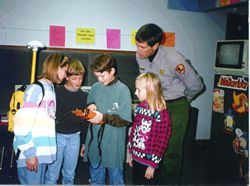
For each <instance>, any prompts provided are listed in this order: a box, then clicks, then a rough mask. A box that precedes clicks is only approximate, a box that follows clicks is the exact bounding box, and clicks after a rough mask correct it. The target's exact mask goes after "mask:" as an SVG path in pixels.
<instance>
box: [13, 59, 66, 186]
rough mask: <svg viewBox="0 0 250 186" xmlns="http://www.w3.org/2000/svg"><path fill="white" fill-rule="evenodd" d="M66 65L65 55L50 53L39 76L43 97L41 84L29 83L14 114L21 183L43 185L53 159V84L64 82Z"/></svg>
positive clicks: (54, 144)
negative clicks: (20, 105) (47, 168)
mask: <svg viewBox="0 0 250 186" xmlns="http://www.w3.org/2000/svg"><path fill="white" fill-rule="evenodd" d="M68 64H69V58H67V57H66V56H63V55H59V54H52V55H49V56H48V57H47V58H46V59H45V61H44V64H43V69H42V74H41V76H40V77H39V81H40V82H41V83H42V84H43V86H44V93H45V94H44V97H43V93H42V88H41V87H40V86H38V85H36V84H31V85H29V86H28V87H27V89H26V90H25V94H24V103H23V105H22V107H21V108H20V109H19V110H18V112H17V113H16V115H15V116H14V121H15V125H14V134H15V137H14V142H13V145H14V149H15V151H16V156H17V159H18V160H17V168H18V178H19V181H20V183H21V184H23V185H26V184H27V185H28V184H32V185H40V184H44V175H45V168H46V164H48V163H52V162H53V161H55V159H56V139H55V113H56V97H55V92H54V85H53V83H60V82H61V81H63V79H64V78H65V77H66V71H67V69H68ZM42 97H43V99H42ZM41 100H42V102H41ZM40 102H41V103H40ZM39 103H40V104H39Z"/></svg>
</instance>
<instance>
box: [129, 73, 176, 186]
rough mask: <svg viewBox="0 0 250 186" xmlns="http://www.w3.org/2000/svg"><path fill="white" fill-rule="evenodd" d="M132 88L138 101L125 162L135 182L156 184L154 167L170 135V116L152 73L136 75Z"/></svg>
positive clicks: (155, 167)
mask: <svg viewBox="0 0 250 186" xmlns="http://www.w3.org/2000/svg"><path fill="white" fill-rule="evenodd" d="M135 87H136V91H135V95H136V96H137V97H138V99H139V100H140V103H139V104H138V105H137V106H136V107H135V110H134V120H133V126H132V128H131V131H130V136H129V143H128V147H129V153H130V154H131V158H129V165H130V166H131V167H133V182H134V184H135V185H156V184H157V180H158V179H157V178H156V175H157V174H158V172H159V171H158V169H157V168H158V165H159V163H160V161H161V158H162V156H163V154H164V152H165V150H166V149H167V146H168V140H169V138H170V135H171V120H170V115H169V112H168V110H167V106H166V103H165V100H164V97H163V93H162V86H161V82H160V79H159V78H158V76H157V75H156V74H154V73H144V74H141V75H139V76H138V77H137V78H136V81H135Z"/></svg>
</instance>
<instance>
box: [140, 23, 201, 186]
mask: <svg viewBox="0 0 250 186" xmlns="http://www.w3.org/2000/svg"><path fill="white" fill-rule="evenodd" d="M135 40H136V45H137V52H136V59H137V62H138V65H139V68H140V72H141V73H146V72H153V73H155V74H157V75H158V76H159V77H160V79H161V83H162V87H163V92H164V97H165V100H166V102H167V107H168V109H169V112H170V115H171V119H172V135H171V137H170V141H169V145H168V149H167V151H166V152H165V155H164V156H163V161H162V167H161V168H162V171H161V178H162V179H161V182H162V183H163V184H181V170H182V153H183V141H184V137H185V134H186V129H187V125H188V118H189V106H190V105H189V101H191V100H193V99H194V98H195V96H196V95H197V94H198V93H199V92H201V90H202V89H203V83H202V81H201V78H200V76H199V75H198V74H196V72H195V70H194V69H193V68H192V67H191V66H190V64H189V61H188V60H186V59H185V57H184V56H183V55H182V54H180V53H179V52H178V51H177V50H175V49H174V48H167V47H165V46H162V45H161V42H162V40H163V30H162V29H161V28H160V27H159V26H157V25H155V24H146V25H143V26H142V27H141V28H140V29H139V30H138V31H137V33H136V37H135Z"/></svg>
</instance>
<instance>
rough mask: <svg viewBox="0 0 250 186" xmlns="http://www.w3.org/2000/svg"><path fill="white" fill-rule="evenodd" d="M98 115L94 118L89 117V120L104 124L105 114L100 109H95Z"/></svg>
mask: <svg viewBox="0 0 250 186" xmlns="http://www.w3.org/2000/svg"><path fill="white" fill-rule="evenodd" d="M93 112H94V113H95V114H96V115H95V117H94V118H92V119H89V120H88V121H89V122H91V123H93V124H103V114H102V113H101V112H98V111H93Z"/></svg>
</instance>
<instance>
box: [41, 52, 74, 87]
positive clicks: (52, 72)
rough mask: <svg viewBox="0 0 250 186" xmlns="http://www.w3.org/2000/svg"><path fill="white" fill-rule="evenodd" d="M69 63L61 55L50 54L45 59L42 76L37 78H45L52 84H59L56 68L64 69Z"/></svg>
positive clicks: (68, 60)
mask: <svg viewBox="0 0 250 186" xmlns="http://www.w3.org/2000/svg"><path fill="white" fill-rule="evenodd" d="M69 62H70V59H69V58H68V57H67V56H64V55H62V54H57V53H56V54H51V55H49V56H47V57H46V59H45V61H44V63H43V70H42V74H41V75H40V76H39V78H46V79H48V80H50V81H52V82H53V83H57V82H60V80H59V77H58V74H57V71H58V68H59V67H61V68H63V67H65V66H66V65H68V64H69Z"/></svg>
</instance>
